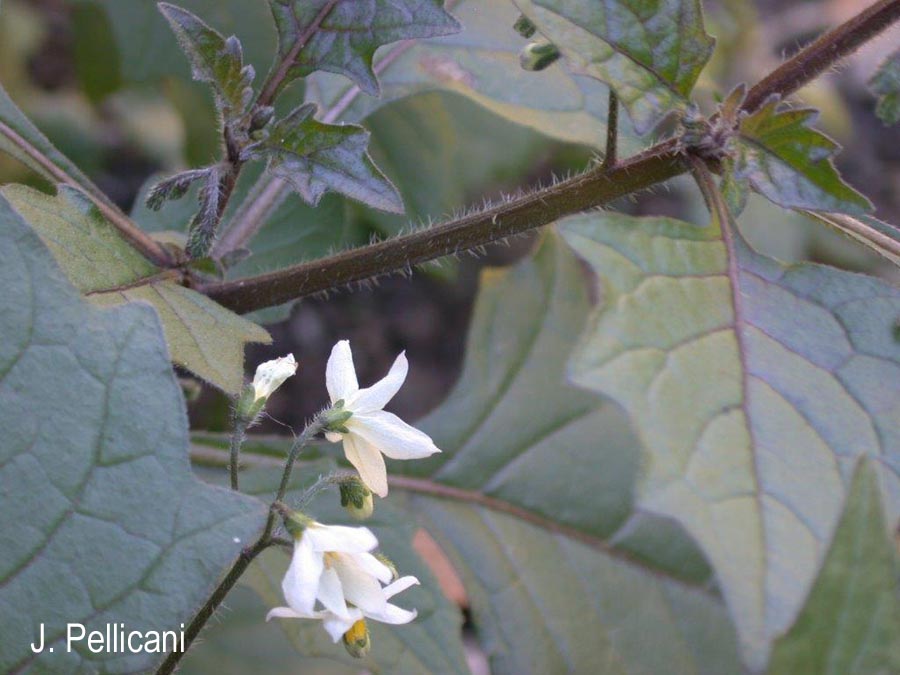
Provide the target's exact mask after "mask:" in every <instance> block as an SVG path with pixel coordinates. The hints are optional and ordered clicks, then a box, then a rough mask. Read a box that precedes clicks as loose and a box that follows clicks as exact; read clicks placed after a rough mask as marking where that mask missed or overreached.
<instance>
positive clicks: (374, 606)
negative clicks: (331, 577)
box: [334, 554, 387, 614]
mask: <svg viewBox="0 0 900 675" xmlns="http://www.w3.org/2000/svg"><path fill="white" fill-rule="evenodd" d="M334 570H335V571H336V572H337V574H338V577H340V579H341V586H342V587H343V589H344V597H345V598H347V602H352V603H353V604H354V605H356V606H357V607H359V608H360V609H361V610H362V612H363V614H368V613H369V612H381V611H384V606H385V604H387V600H386V599H385V597H384V593H382V592H381V584H380V583H378V579H376V578H375V577H373V576H372V575H371V574H369V573H368V572H366V570H364V569H363V568H362V567H361V566H359V565H358V564H357V563H356V560H355V556H349V555H344V554H338V555H336V556H335V558H334Z"/></svg>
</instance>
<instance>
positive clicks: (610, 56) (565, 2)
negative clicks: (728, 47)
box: [514, 0, 715, 133]
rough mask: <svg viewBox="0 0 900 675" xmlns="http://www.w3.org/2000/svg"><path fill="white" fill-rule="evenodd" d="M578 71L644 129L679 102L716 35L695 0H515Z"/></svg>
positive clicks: (709, 51)
mask: <svg viewBox="0 0 900 675" xmlns="http://www.w3.org/2000/svg"><path fill="white" fill-rule="evenodd" d="M514 2H515V4H516V6H517V7H518V8H519V9H520V10H521V11H522V13H523V14H524V15H525V16H527V17H528V18H529V19H531V21H532V22H533V23H534V24H535V25H536V26H537V28H538V30H539V31H540V32H541V33H543V34H544V35H545V36H546V37H547V38H548V39H550V40H551V41H553V42H554V43H555V44H556V46H557V47H558V48H559V49H560V51H561V52H562V54H563V55H564V56H565V57H566V58H567V59H568V60H569V62H570V64H571V67H572V68H573V69H574V70H575V71H576V72H579V73H583V74H585V75H589V76H590V77H594V78H597V79H599V80H601V81H603V82H605V83H606V84H608V85H609V86H610V87H612V88H613V89H614V90H615V91H616V94H618V96H619V100H620V101H621V102H622V105H623V106H624V107H625V108H626V109H627V110H628V113H629V115H630V116H631V119H632V122H633V123H634V126H635V129H636V130H637V131H638V132H640V133H644V132H646V131H649V130H650V129H651V128H652V127H653V126H655V125H656V124H657V123H658V122H659V121H660V120H661V119H662V118H663V117H664V116H665V115H667V114H668V113H669V112H671V111H672V110H673V109H675V108H677V107H679V106H682V105H685V104H686V103H687V101H688V97H689V95H690V93H691V90H692V89H693V88H694V83H695V82H696V81H697V77H698V76H699V75H700V71H701V70H702V69H703V66H704V65H705V64H706V62H707V61H708V60H709V57H710V55H711V54H712V50H713V44H714V42H715V41H714V40H713V39H712V38H711V37H710V36H709V35H707V33H706V30H705V29H704V26H703V12H702V10H701V7H700V2H699V0H654V1H649V0H604V1H603V2H592V3H585V2H582V1H581V0H514Z"/></svg>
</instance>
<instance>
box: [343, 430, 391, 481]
mask: <svg viewBox="0 0 900 675" xmlns="http://www.w3.org/2000/svg"><path fill="white" fill-rule="evenodd" d="M351 419H353V418H351ZM344 454H345V455H347V460H348V461H349V462H350V463H351V464H352V465H353V466H354V467H356V470H357V471H359V477H360V478H362V482H363V483H365V484H366V487H368V488H369V489H370V490H371V491H372V492H374V493H375V494H376V495H378V496H379V497H382V498H384V497H386V496H387V493H388V485H387V468H386V467H385V466H384V457H382V456H381V453H380V452H379V451H378V448H376V447H375V446H374V445H371V444H370V443H367V442H366V441H365V439H363V438H355V437H354V435H353V434H344Z"/></svg>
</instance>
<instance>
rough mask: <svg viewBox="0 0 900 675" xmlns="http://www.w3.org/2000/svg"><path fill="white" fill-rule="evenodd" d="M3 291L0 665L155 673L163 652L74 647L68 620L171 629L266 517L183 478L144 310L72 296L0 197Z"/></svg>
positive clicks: (252, 505) (184, 438) (181, 443)
mask: <svg viewBox="0 0 900 675" xmlns="http://www.w3.org/2000/svg"><path fill="white" fill-rule="evenodd" d="M0 282H2V285H3V288H4V289H5V292H4V294H3V296H2V298H0V332H2V334H3V336H4V339H3V342H2V346H0V401H2V403H0V424H2V427H3V432H4V442H3V443H2V445H0V483H2V485H3V486H4V494H3V508H2V509H0V532H3V534H4V536H3V544H2V555H0V607H2V608H3V611H2V612H0V670H2V671H3V672H22V671H25V670H29V671H34V672H76V671H78V672H97V673H121V672H143V671H146V670H150V669H152V668H153V667H154V666H155V665H156V664H157V663H158V661H160V660H161V659H162V658H163V657H164V656H165V654H153V653H149V654H148V653H138V654H132V653H128V652H123V651H118V652H113V651H111V650H101V651H99V652H97V651H91V650H90V649H89V647H88V643H87V642H86V641H82V642H73V643H72V647H73V650H72V651H71V652H70V651H68V650H67V649H66V626H67V624H72V623H82V624H84V625H85V628H86V631H92V630H99V631H101V632H104V633H105V630H106V626H107V624H110V625H113V626H118V625H120V624H125V626H127V628H128V630H137V631H141V632H144V631H150V630H155V631H162V630H171V631H176V632H177V631H179V630H180V624H181V623H185V622H187V621H188V620H189V619H190V618H191V616H192V615H193V613H194V612H195V611H196V610H197V609H198V608H199V607H200V605H201V604H202V603H203V602H204V601H205V599H206V597H207V595H208V594H209V593H210V592H211V590H212V588H213V586H214V585H215V583H216V582H217V577H218V576H219V574H221V573H222V572H223V571H224V570H225V568H226V567H227V566H228V565H230V564H231V563H232V562H233V560H234V559H235V558H236V556H237V555H238V554H239V552H240V550H241V547H242V546H243V545H245V542H248V541H250V540H251V538H252V537H254V536H255V535H256V533H257V532H258V530H259V529H260V528H261V526H262V523H263V521H264V518H265V515H266V509H265V507H264V506H263V504H262V503H261V502H259V501H257V500H255V499H252V498H250V497H246V496H244V495H238V494H235V493H233V492H230V491H226V490H223V489H220V488H215V487H211V486H208V485H204V484H202V483H201V482H200V481H198V480H197V479H196V478H195V477H194V476H193V474H192V472H191V467H190V465H189V463H188V460H187V445H188V428H187V419H186V417H185V413H184V401H183V399H182V396H181V393H180V389H179V387H178V383H177V382H176V379H175V377H174V375H173V373H172V369H171V367H170V365H169V362H168V356H167V353H166V349H165V344H164V341H163V338H162V333H161V331H160V326H159V323H158V321H157V320H156V318H155V316H154V314H153V312H152V311H150V310H149V308H147V307H142V306H139V305H131V306H128V307H121V308H117V309H115V310H113V311H101V310H99V309H97V308H95V307H93V306H92V305H90V304H89V303H86V302H84V301H83V300H81V299H80V298H79V297H78V296H77V295H76V293H75V292H74V291H73V290H72V288H71V286H70V285H69V284H68V283H67V282H66V281H65V279H64V278H63V276H62V275H61V274H60V273H59V269H58V268H57V267H56V265H55V264H54V262H53V259H52V257H51V255H50V254H49V253H48V251H47V249H46V248H45V247H44V245H43V244H42V243H41V242H40V240H39V239H38V237H37V236H35V234H34V233H33V232H31V231H30V229H29V228H28V226H27V225H26V223H25V222H24V221H23V219H22V218H21V216H20V215H19V214H18V213H16V211H14V210H13V208H12V207H11V206H10V204H9V203H8V202H7V200H6V198H5V197H3V196H0ZM41 624H44V626H45V637H46V647H47V649H45V651H44V652H42V653H41V654H39V655H38V654H35V653H33V652H32V650H31V648H30V646H29V645H30V643H31V642H32V641H33V640H36V639H38V638H39V635H40V625H41ZM51 647H52V648H54V651H53V652H52V653H51V651H50V648H51ZM94 647H96V645H94Z"/></svg>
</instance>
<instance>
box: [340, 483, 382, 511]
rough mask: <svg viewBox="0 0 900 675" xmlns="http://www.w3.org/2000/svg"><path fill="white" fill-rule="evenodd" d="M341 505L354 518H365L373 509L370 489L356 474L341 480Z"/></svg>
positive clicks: (373, 501)
mask: <svg viewBox="0 0 900 675" xmlns="http://www.w3.org/2000/svg"><path fill="white" fill-rule="evenodd" d="M340 490H341V506H343V507H344V508H345V509H347V513H349V514H350V517H351V518H353V519H355V520H365V519H366V518H369V517H370V516H371V515H372V512H373V511H374V510H375V500H374V499H373V498H372V491H371V490H370V489H369V488H367V487H366V486H365V484H364V483H363V482H362V481H361V480H360V479H359V478H357V477H356V476H351V477H350V478H346V479H344V480H342V481H341V484H340Z"/></svg>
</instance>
